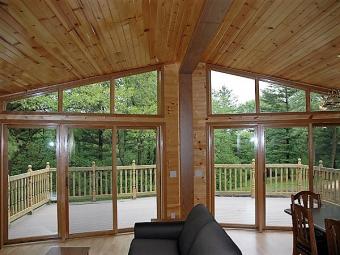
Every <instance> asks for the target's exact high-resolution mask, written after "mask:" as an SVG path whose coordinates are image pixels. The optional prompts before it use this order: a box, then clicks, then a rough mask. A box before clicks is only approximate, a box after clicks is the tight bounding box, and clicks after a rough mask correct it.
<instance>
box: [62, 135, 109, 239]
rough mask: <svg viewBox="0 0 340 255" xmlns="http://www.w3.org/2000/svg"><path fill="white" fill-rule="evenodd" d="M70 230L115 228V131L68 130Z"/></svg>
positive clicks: (77, 231) (73, 231) (88, 230)
mask: <svg viewBox="0 0 340 255" xmlns="http://www.w3.org/2000/svg"><path fill="white" fill-rule="evenodd" d="M68 149H69V168H68V176H69V177H68V181H69V186H68V192H69V219H70V224H69V227H70V229H69V231H70V233H71V234H73V233H82V232H94V231H104V230H112V229H113V209H112V130H111V129H82V128H72V129H69V135H68Z"/></svg>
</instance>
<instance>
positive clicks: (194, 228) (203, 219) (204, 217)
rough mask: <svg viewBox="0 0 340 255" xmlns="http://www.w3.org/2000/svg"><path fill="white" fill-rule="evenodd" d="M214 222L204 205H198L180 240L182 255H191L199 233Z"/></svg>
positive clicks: (188, 220) (191, 213)
mask: <svg viewBox="0 0 340 255" xmlns="http://www.w3.org/2000/svg"><path fill="white" fill-rule="evenodd" d="M212 221H214V218H213V217H212V216H211V214H210V213H209V211H208V209H207V208H206V207H205V206H204V205H201V204H200V205H196V206H195V207H194V208H193V209H192V210H191V212H190V213H189V215H188V217H187V219H186V221H185V223H184V226H183V230H182V232H181V234H180V236H179V239H178V247H179V250H180V253H181V255H187V254H189V251H190V247H191V246H192V245H193V243H194V240H195V238H196V236H197V234H198V233H199V231H200V230H201V229H202V228H203V227H204V225H206V224H207V223H209V222H212Z"/></svg>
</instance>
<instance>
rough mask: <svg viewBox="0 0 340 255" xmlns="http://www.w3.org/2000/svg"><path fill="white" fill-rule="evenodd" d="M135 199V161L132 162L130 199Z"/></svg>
mask: <svg viewBox="0 0 340 255" xmlns="http://www.w3.org/2000/svg"><path fill="white" fill-rule="evenodd" d="M136 198H137V189H136V161H135V160H132V199H136Z"/></svg>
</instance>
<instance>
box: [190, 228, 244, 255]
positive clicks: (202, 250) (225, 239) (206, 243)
mask: <svg viewBox="0 0 340 255" xmlns="http://www.w3.org/2000/svg"><path fill="white" fill-rule="evenodd" d="M198 254H199V255H223V254H225V255H227V254H228V255H241V254H242V253H241V251H240V249H239V248H238V247H237V245H236V244H235V243H234V242H233V240H231V238H230V237H229V236H228V235H227V233H226V232H225V231H224V230H223V228H221V226H220V225H219V224H218V223H217V222H216V221H212V222H210V223H208V224H206V225H205V226H204V227H203V228H202V229H201V231H200V232H199V233H198V235H197V237H196V239H195V241H194V243H193V245H192V247H191V249H190V252H189V255H198Z"/></svg>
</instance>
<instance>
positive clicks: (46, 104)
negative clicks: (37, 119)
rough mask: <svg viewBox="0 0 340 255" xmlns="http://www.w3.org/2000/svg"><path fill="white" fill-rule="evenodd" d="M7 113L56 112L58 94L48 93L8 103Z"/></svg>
mask: <svg viewBox="0 0 340 255" xmlns="http://www.w3.org/2000/svg"><path fill="white" fill-rule="evenodd" d="M6 110H7V111H23V112H25V111H26V112H27V111H31V112H56V111H57V110H58V94H57V93H50V94H46V95H41V96H34V97H29V98H25V99H20V100H16V101H12V102H8V103H7V106H6Z"/></svg>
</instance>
